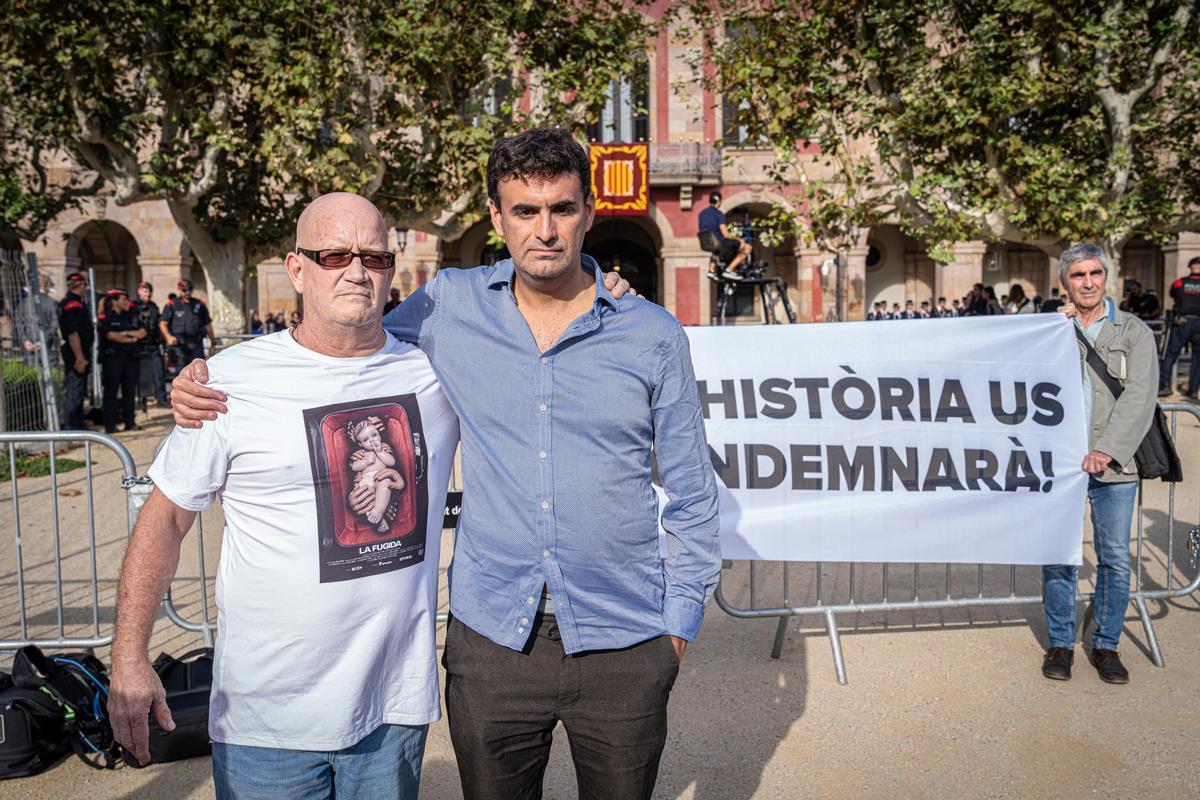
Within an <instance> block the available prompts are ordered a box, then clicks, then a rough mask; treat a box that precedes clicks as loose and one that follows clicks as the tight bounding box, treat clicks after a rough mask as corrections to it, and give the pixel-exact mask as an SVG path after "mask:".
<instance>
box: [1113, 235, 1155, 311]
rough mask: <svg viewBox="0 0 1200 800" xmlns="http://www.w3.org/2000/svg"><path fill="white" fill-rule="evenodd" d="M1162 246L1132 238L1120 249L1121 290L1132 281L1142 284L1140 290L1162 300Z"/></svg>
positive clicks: (1123, 290)
mask: <svg viewBox="0 0 1200 800" xmlns="http://www.w3.org/2000/svg"><path fill="white" fill-rule="evenodd" d="M1165 261H1166V260H1165V259H1164V258H1163V252H1162V248H1161V247H1159V246H1158V245H1156V244H1154V243H1152V242H1148V241H1146V240H1145V239H1132V240H1130V242H1129V244H1127V245H1125V247H1124V248H1123V249H1122V250H1121V278H1122V283H1123V284H1124V285H1123V286H1122V287H1121V292H1122V294H1124V292H1125V287H1126V286H1128V285H1129V283H1130V282H1132V281H1138V282H1139V283H1141V284H1142V290H1143V291H1145V292H1146V293H1147V294H1153V295H1156V296H1157V297H1158V300H1159V303H1162V300H1163V266H1164V264H1165Z"/></svg>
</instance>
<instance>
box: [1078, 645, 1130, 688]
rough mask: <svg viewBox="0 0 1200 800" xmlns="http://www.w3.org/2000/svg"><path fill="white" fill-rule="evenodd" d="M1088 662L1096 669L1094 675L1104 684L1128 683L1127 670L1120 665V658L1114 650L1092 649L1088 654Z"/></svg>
mask: <svg viewBox="0 0 1200 800" xmlns="http://www.w3.org/2000/svg"><path fill="white" fill-rule="evenodd" d="M1088 661H1090V662H1092V666H1093V667H1095V668H1096V674H1097V675H1099V676H1100V680H1102V681H1104V682H1105V683H1129V670H1127V669H1125V665H1124V664H1122V663H1121V657H1120V656H1119V655H1117V651H1116V650H1100V649H1097V648H1094V647H1093V648H1092V651H1091V652H1090V653H1088Z"/></svg>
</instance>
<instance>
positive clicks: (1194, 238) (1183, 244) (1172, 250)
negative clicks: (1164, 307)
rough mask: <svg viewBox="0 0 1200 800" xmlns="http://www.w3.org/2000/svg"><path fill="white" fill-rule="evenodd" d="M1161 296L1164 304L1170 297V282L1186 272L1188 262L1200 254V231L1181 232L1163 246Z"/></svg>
mask: <svg viewBox="0 0 1200 800" xmlns="http://www.w3.org/2000/svg"><path fill="white" fill-rule="evenodd" d="M1162 251H1163V283H1165V284H1166V285H1165V286H1164V287H1163V296H1162V297H1160V298H1159V300H1161V301H1162V302H1163V303H1164V304H1166V303H1167V301H1168V300H1169V298H1170V295H1169V294H1168V292H1169V291H1170V290H1171V284H1172V283H1174V282H1175V281H1176V279H1178V278H1182V277H1183V276H1184V275H1187V274H1188V262H1189V261H1191V260H1192V259H1193V258H1196V257H1197V256H1200V233H1181V234H1179V238H1177V239H1176V240H1175V241H1173V242H1171V243H1170V244H1168V245H1164V246H1163V249H1162Z"/></svg>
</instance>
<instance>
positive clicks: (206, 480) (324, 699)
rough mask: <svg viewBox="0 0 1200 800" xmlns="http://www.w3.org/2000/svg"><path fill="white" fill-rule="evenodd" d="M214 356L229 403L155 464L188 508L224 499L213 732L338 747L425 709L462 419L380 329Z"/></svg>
mask: <svg viewBox="0 0 1200 800" xmlns="http://www.w3.org/2000/svg"><path fill="white" fill-rule="evenodd" d="M208 368H209V375H210V385H211V386H214V387H216V388H219V389H221V390H223V391H225V392H226V393H227V394H228V395H229V402H228V404H227V405H228V406H229V413H228V414H223V415H220V416H219V417H218V418H217V420H216V422H206V423H205V424H204V427H203V428H201V429H199V430H185V429H183V428H176V429H175V431H174V432H173V433H172V434H171V436H170V438H169V439H168V440H167V443H166V446H165V447H163V449H162V451H161V452H160V453H159V455H158V457H157V458H156V459H155V461H154V465H153V466H152V467H151V468H150V472H149V475H150V477H151V478H152V479H153V480H154V483H155V485H156V486H157V487H158V488H159V489H160V490H161V491H162V492H163V494H165V495H166V496H167V497H168V498H170V499H171V500H172V501H173V502H174V503H176V504H177V505H179V506H181V507H183V508H186V509H190V510H193V511H199V510H201V509H204V508H207V507H208V506H209V505H210V504H211V503H212V501H213V499H214V498H216V497H220V498H221V502H222V505H223V507H224V511H225V537H224V542H223V545H222V548H221V563H220V567H219V570H218V574H217V612H218V617H217V626H218V634H217V642H216V664H215V670H214V675H213V691H212V701H211V704H210V711H209V735H210V736H211V737H212V739H213V740H214V741H217V742H225V743H229V744H239V745H254V746H261V747H278V748H287V749H293V750H338V749H341V748H343V747H349V746H351V745H353V744H355V743H356V742H358V741H359V740H360V739H362V738H363V737H365V736H367V735H368V734H370V733H371V732H372V731H373V730H375V729H376V728H377V727H379V726H380V725H381V724H385V723H392V724H404V725H421V724H425V723H428V722H433V721H435V720H436V719H438V717H439V715H440V704H439V697H438V674H437V660H436V653H435V638H434V637H435V631H434V628H435V624H436V612H437V582H438V551H439V544H440V540H441V528H442V514H443V510H444V508H445V502H446V483H447V480H448V479H449V476H450V466H451V462H452V461H453V458H454V450H455V447H456V445H457V442H458V418H457V417H456V416H455V414H454V411H453V410H452V409H451V408H450V404H449V403H448V402H447V401H446V398H445V396H444V395H443V394H442V390H441V388H440V387H439V385H438V382H437V379H436V378H435V377H434V374H433V370H432V368H431V367H430V365H429V361H428V359H426V357H425V354H424V353H422V352H421V351H420V350H418V349H416V348H415V347H413V346H412V345H408V344H402V343H400V342H398V341H397V340H396V339H394V338H392V337H391V336H390V335H389V336H388V337H387V342H386V344H385V345H384V346H383V347H382V348H381V349H380V350H379V351H378V352H376V353H375V354H373V355H370V356H364V357H361V358H334V357H331V356H325V355H321V354H319V353H316V352H314V351H312V350H309V349H307V348H305V347H302V346H301V345H299V344H298V343H297V342H296V341H295V340H294V339H292V337H291V334H290V332H289V331H281V332H279V333H274V334H271V335H268V336H264V337H261V338H258V339H255V340H253V341H250V342H246V343H243V344H239V345H237V346H236V347H232V348H230V349H229V350H226V351H224V352H222V353H221V354H219V355H217V356H215V357H214V358H212V359H211V360H210V361H209V362H208ZM356 490H357V491H358V494H359V495H361V497H359V498H358V501H359V502H356V503H353V504H352V503H351V500H350V495H351V494H352V493H355V492H356ZM364 497H365V498H366V500H367V502H368V505H367V506H365V507H364V506H363V505H362V498H364ZM354 507H358V509H359V511H362V512H363V513H358V512H356V511H355V510H354Z"/></svg>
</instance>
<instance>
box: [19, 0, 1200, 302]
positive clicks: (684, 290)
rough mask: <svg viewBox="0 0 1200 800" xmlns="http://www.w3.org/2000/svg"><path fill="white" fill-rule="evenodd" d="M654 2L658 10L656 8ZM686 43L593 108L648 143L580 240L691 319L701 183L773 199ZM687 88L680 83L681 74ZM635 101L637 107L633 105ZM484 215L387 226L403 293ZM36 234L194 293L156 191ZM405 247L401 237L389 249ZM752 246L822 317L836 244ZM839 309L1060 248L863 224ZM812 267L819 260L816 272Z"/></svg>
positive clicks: (489, 250) (1157, 272)
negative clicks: (444, 232)
mask: <svg viewBox="0 0 1200 800" xmlns="http://www.w3.org/2000/svg"><path fill="white" fill-rule="evenodd" d="M665 5H666V3H664V2H660V3H659V4H658V5H656V6H655V7H654V8H656V9H659V10H661V9H662V8H663V7H665ZM651 13H657V12H655V11H652V12H651ZM696 45H697V43H696V42H695V41H690V40H686V39H683V38H680V37H679V36H678V35H677V31H664V32H662V33H660V34H659V36H658V38H657V40H656V41H655V42H654V46H653V47H652V48H650V49H649V50H648V52H647V54H646V56H647V58H646V70H647V74H646V76H645V77H646V79H647V80H646V89H645V90H644V91H640V90H637V89H634V85H633V84H631V83H626V82H621V81H617V82H614V83H613V85H612V87H611V89H610V101H609V104H608V107H607V108H606V109H605V112H604V114H603V116H602V118H601V119H600V120H598V121H597V123H596V124H594V125H593V126H591V129H590V130H589V134H590V138H591V139H592V140H593V141H597V142H622V141H646V142H648V146H649V154H650V159H649V211H648V213H647V214H645V215H644V216H623V217H598V218H597V220H596V224H595V225H594V227H593V228H592V230H591V232H590V233H589V234H588V237H587V240H586V241H585V248H584V249H585V252H588V253H591V254H592V255H593V256H595V257H596V258H597V259H598V260H599V261H600V262H601V264H602V265H604V266H605V267H607V268H617V269H620V271H621V272H622V274H623V275H625V276H627V277H628V278H629V279H630V281H631V282H632V283H633V284H634V286H635V287H637V288H638V289H639V290H640V291H641V292H642V293H643V294H645V295H646V296H648V297H650V298H651V299H653V300H655V301H656V302H658V303H660V304H661V305H663V306H664V307H666V308H667V309H668V310H670V311H671V312H672V313H673V314H675V315H676V317H678V318H679V320H680V321H681V322H683V323H685V324H688V325H697V324H707V323H709V322H710V321H711V319H712V315H713V310H714V305H715V285H714V284H713V283H712V282H711V281H709V280H708V279H707V273H708V255H707V254H706V253H704V252H703V251H702V250H701V249H700V247H699V244H698V241H697V236H696V223H697V216H698V214H699V212H700V210H701V209H702V208H703V207H704V206H706V205H707V204H708V194H709V192H711V191H712V190H714V189H719V190H720V192H721V194H722V197H723V199H722V202H721V208H722V209H723V210H724V211H725V212H726V213H727V214H728V215H729V217H730V221H731V222H736V223H746V222H748V223H749V224H750V226H751V227H753V224H754V223H753V221H754V218H755V217H756V216H757V215H763V214H766V213H768V212H769V211H770V209H771V206H772V203H774V202H776V201H781V200H782V198H780V197H778V196H777V195H776V194H775V191H776V187H775V185H774V184H773V183H772V181H771V180H770V178H769V177H768V174H767V167H768V165H769V164H770V163H771V154H770V153H769V152H767V151H764V150H762V149H758V148H756V147H755V146H754V143H753V142H747V141H745V136H744V132H742V131H739V130H737V129H736V127H734V126H732V125H726V124H725V119H724V115H723V113H722V103H721V98H719V97H717V96H715V95H714V94H713V93H712V92H710V91H708V90H707V89H705V88H703V86H701V85H700V84H699V83H698V82H695V81H694V80H692V79H691V69H690V66H689V63H688V54H689V51H691V50H692V49H693V48H694V47H696ZM680 86H684V87H687V88H686V90H684V91H680V89H679V87H680ZM639 109H644V111H642V112H639ZM489 227H490V224H489V223H488V222H487V221H486V220H485V221H482V222H480V223H478V224H476V225H475V226H474V227H473V228H471V229H469V230H468V231H467V232H466V233H465V234H464V235H463V236H462V237H461V238H460V239H458V240H455V241H439V240H438V239H437V238H435V237H433V236H430V235H426V234H424V233H420V232H416V231H409V232H400V231H393V232H392V239H393V241H392V245H393V247H394V248H396V250H397V252H398V267H399V268H398V270H397V274H396V278H395V285H396V286H398V287H399V288H400V290H401V293H402V294H404V295H407V294H408V293H409V292H411V291H412V289H413V288H414V287H416V286H419V285H421V284H422V283H424V282H425V281H426V280H428V279H429V278H430V277H432V276H433V275H434V274H436V272H437V270H438V269H439V268H441V267H443V266H452V267H469V266H475V265H478V264H482V263H490V262H492V261H494V260H495V259H496V258H497V257H498V256H499V255H502V254H503V251H498V250H497V249H496V248H495V247H494V246H493V245H492V244H491V243H490V242H489V237H488V229H489ZM25 246H26V248H27V249H28V248H30V247H32V249H33V250H34V251H35V252H36V253H37V255H38V257H39V261H40V263H41V265H42V267H43V270H44V271H45V272H47V273H49V275H50V276H51V278H52V279H53V280H54V284H55V291H56V293H57V292H61V287H62V280H61V279H62V277H63V276H64V275H65V274H66V273H68V272H71V271H73V270H76V269H87V268H92V269H94V270H95V274H96V288H97V289H99V290H104V289H107V288H111V287H113V286H123V287H125V288H128V289H130V290H132V288H133V287H134V286H135V285H136V284H137V282H138V281H140V280H148V281H150V282H152V283H153V284H154V285H155V287H156V299H158V300H159V301H160V302H161V301H163V300H164V299H165V297H166V295H167V293H168V292H170V291H174V287H175V283H176V281H177V280H178V279H179V278H181V277H189V278H191V279H192V280H193V282H194V283H195V285H196V293H197V294H198V295H199V296H200V297H202V298H203V297H204V296H205V294H206V292H205V280H204V273H203V269H202V268H201V266H200V264H198V263H197V262H196V259H195V258H194V257H193V256H192V254H191V250H190V248H189V247H188V245H187V241H186V240H185V239H184V237H183V235H182V234H181V232H180V231H179V229H178V228H177V227H176V226H175V224H174V222H173V220H172V219H171V215H170V213H169V212H168V210H167V207H166V205H165V203H157V202H156V203H139V204H135V205H131V206H128V207H119V206H117V205H116V204H115V203H113V202H111V201H109V200H108V199H106V198H103V197H101V198H97V199H96V200H94V201H92V202H90V203H89V204H88V205H86V206H85V207H84V208H83V209H82V210H81V211H79V212H72V213H69V214H64V215H63V216H62V217H61V218H59V219H57V220H55V222H54V224H53V225H52V226H51V227H50V229H49V230H48V231H47V233H46V235H45V236H43V237H42V238H41V239H40V240H39V241H38V242H36V243H34V244H33V245H29V244H26V245H25ZM401 246H403V249H402V250H401ZM1197 255H1200V235H1197V234H1182V235H1180V236H1179V237H1178V238H1177V239H1176V240H1175V241H1173V242H1171V243H1170V244H1168V245H1166V246H1156V245H1151V244H1148V243H1145V242H1133V243H1131V244H1129V246H1128V247H1127V248H1126V249H1125V253H1124V267H1123V274H1124V276H1126V277H1137V278H1139V279H1141V280H1142V282H1143V284H1144V285H1145V286H1146V288H1148V289H1150V290H1152V291H1155V292H1157V293H1158V294H1159V296H1160V297H1162V296H1163V293H1164V289H1165V288H1166V287H1167V286H1168V285H1169V283H1170V282H1171V281H1172V280H1173V279H1174V278H1175V277H1176V276H1179V275H1182V274H1185V273H1186V271H1187V270H1186V264H1187V261H1188V260H1189V259H1190V258H1192V257H1193V256H1197ZM755 258H756V259H762V260H765V261H766V262H767V263H768V265H769V270H770V272H771V273H773V274H775V275H778V276H780V277H782V278H783V279H784V280H785V281H786V282H787V284H788V286H789V294H790V299H791V301H792V306H793V308H794V309H796V312H797V315H798V317H799V320H800V321H802V322H811V321H822V320H825V319H827V318H829V315H830V312H831V311H832V310H833V308H834V306H835V290H834V285H833V282H834V275H836V272H835V271H833V270H828V269H826V270H824V271H823V270H822V265H823V264H827V262H829V261H830V260H831V259H832V258H833V254H832V253H827V252H822V251H820V250H815V249H809V248H806V247H804V246H803V245H801V244H799V243H797V242H795V241H790V240H789V241H784V242H782V243H779V244H777V245H776V246H771V247H767V246H764V245H763V244H762V243H761V242H758V243H756V244H755ZM842 259H843V274H844V279H843V281H844V283H843V286H844V289H845V301H846V318H847V319H851V320H853V319H862V318H863V317H864V315H865V312H866V310H868V309H869V308H870V307H871V305H872V304H873V303H874V302H875V301H877V300H883V301H886V302H888V304H889V305H890V304H891V303H893V302H899V303H901V304H903V303H904V301H905V300H906V299H912V300H914V301H915V302H916V303H917V304H919V303H920V301H922V300H936V298H938V297H947V298H954V297H962V296H963V295H965V294H966V293H967V292H968V291H969V290H970V288H971V286H972V285H973V284H974V283H977V282H980V283H984V284H987V285H992V286H994V287H995V289H996V293H997V295H998V296H999V295H1003V294H1006V293H1007V291H1008V289H1009V287H1010V286H1012V285H1013V284H1015V283H1021V284H1022V285H1023V286H1024V288H1025V289H1026V293H1027V294H1029V295H1030V296H1031V297H1032V296H1034V295H1042V296H1047V295H1048V294H1049V290H1050V288H1051V287H1053V286H1057V273H1056V268H1057V264H1056V259H1055V258H1053V257H1051V255H1050V254H1047V253H1044V252H1042V251H1039V250H1035V249H1032V248H1029V247H1023V246H1017V245H1010V244H989V243H986V242H983V241H974V242H961V243H959V244H958V245H956V246H955V248H954V259H953V261H952V262H951V263H949V264H945V265H939V264H937V263H936V262H934V261H933V260H932V259H931V258H929V256H928V255H927V254H926V253H925V252H924V250H923V248H922V247H921V245H920V244H919V243H918V242H917V241H915V240H913V239H911V238H909V237H907V236H905V235H904V234H903V233H902V232H901V230H900V229H899V228H898V227H896V226H892V225H883V226H879V227H876V228H872V229H871V230H869V231H866V232H865V233H864V234H863V235H862V236H861V237H860V238H859V240H858V241H857V242H856V243H855V244H854V246H852V247H850V248H848V249H847V250H845V251H843V253H842ZM823 272H824V273H825V274H823ZM243 294H244V297H243V304H244V308H245V309H250V308H254V309H258V310H259V311H260V312H264V311H274V310H283V311H284V312H285V313H288V312H290V311H292V310H293V309H296V308H298V307H299V306H300V299H299V298H298V297H297V296H296V294H295V293H294V291H293V290H292V287H291V284H290V282H289V280H288V278H287V275H286V274H285V273H284V271H283V265H282V263H281V262H280V261H279V260H278V259H275V260H271V261H267V262H264V263H262V264H259V265H257V267H256V270H255V274H254V275H253V276H252V277H250V278H249V279H248V280H247V281H246V287H245V289H244V292H243ZM757 303H758V300H757V299H756V298H755V297H754V296H753V295H752V294H751V293H749V292H747V293H745V294H743V295H741V296H739V297H738V298H737V299H736V302H735V303H734V306H735V307H734V309H733V311H734V314H735V316H734V320H735V321H736V320H743V321H754V320H757V319H758V317H759V312H760V309H758V308H757V307H756V304H757Z"/></svg>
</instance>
